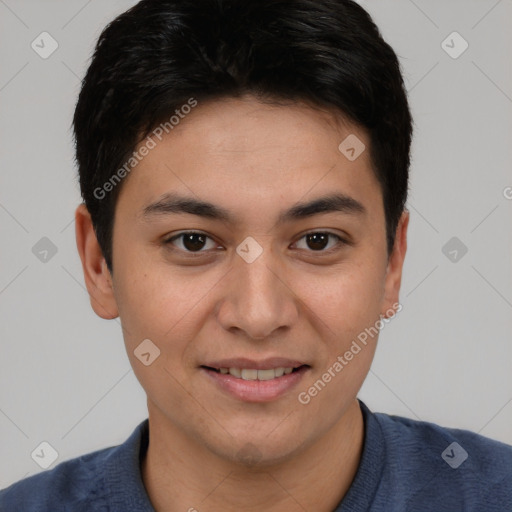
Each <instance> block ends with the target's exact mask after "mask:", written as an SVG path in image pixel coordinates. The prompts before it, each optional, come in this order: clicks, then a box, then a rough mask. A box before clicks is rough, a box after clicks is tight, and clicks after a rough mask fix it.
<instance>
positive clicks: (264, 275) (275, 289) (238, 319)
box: [217, 247, 299, 340]
mask: <svg viewBox="0 0 512 512" xmlns="http://www.w3.org/2000/svg"><path fill="white" fill-rule="evenodd" d="M287 281H288V280H287V279H286V272H285V270H284V268H283V266H282V265H280V264H279V261H278V259H277V258H276V257H274V255H273V254H272V250H271V248H269V247H264V248H263V252H262V253H261V255H260V256H259V257H258V258H257V259H256V260H254V261H252V262H251V263H248V262H247V261H245V260H244V259H243V258H242V257H240V256H238V254H236V255H235V256H234V262H233V268H232V269H231V271H230V272H229V278H228V279H227V280H226V285H225V288H224V289H223V293H222V298H221V300H220V304H219V305H218V309H217V320H218V322H219V323H220V324H221V325H222V327H223V328H224V329H225V330H227V331H230V332H240V331H241V332H243V333H244V334H245V336H246V337H247V338H250V339H253V340H263V339H268V338H269V337H271V336H272V334H273V333H275V331H278V330H281V331H285V330H289V329H290V328H291V327H292V326H293V324H294V323H295V322H296V321H297V318H298V313H299V312H298V301H297V297H296V296H295V295H294V293H293V290H292V289H291V287H290V285H289V284H288V282H287Z"/></svg>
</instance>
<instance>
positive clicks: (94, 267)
mask: <svg viewBox="0 0 512 512" xmlns="http://www.w3.org/2000/svg"><path fill="white" fill-rule="evenodd" d="M75 234H76V245H77V249H78V254H79V255H80V260H81V261H82V269H83V272H84V281H85V286H86V287H87V291H88V292H89V297H90V301H91V307H92V309H93V310H94V312H95V313H96V314H97V315H98V316H99V317H101V318H104V319H106V320H111V319H113V318H116V317H117V316H118V315H119V313H118V309H117V303H116V299H115V295H114V287H113V283H112V276H111V274H110V271H109V270H108V267H107V265H106V262H105V258H104V257H103V253H102V251H101V248H100V245H99V243H98V239H97V238H96V233H95V231H94V226H93V224H92V220H91V215H90V213H89V211H88V210H87V208H86V206H85V204H83V203H82V204H80V205H79V206H78V207H77V209H76V212H75Z"/></svg>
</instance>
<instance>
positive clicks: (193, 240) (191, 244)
mask: <svg viewBox="0 0 512 512" xmlns="http://www.w3.org/2000/svg"><path fill="white" fill-rule="evenodd" d="M205 238H206V237H205V235H201V234H198V233H189V234H185V235H183V245H184V246H185V247H186V248H187V249H188V250H189V251H195V250H200V249H202V248H203V246H204V244H205ZM198 240H199V242H198Z"/></svg>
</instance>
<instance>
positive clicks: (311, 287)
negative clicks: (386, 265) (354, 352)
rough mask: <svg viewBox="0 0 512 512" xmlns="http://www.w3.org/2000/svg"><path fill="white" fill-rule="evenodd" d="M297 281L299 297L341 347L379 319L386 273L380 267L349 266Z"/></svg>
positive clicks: (356, 264)
mask: <svg viewBox="0 0 512 512" xmlns="http://www.w3.org/2000/svg"><path fill="white" fill-rule="evenodd" d="M296 282H297V294H298V295H299V297H301V298H302V299H303V300H304V303H305V304H306V305H307V306H308V308H309V309H310V310H311V311H312V312H313V313H314V316H316V317H318V319H320V320H322V322H323V323H324V328H325V330H326V331H327V333H329V332H330V334H331V335H335V336H336V337H337V343H338V344H339V345H340V346H343V345H344V344H345V343H346V341H347V339H348V338H351V337H353V336H357V334H359V332H361V330H364V328H365V327H367V326H368V325H370V324H373V323H374V322H375V321H376V320H377V319H378V318H379V313H380V306H381V302H382V298H383V291H384V288H383V282H384V271H383V270H382V269H381V268H379V267H377V266H374V265H370V264H364V263H350V264H348V263H347V264H346V265H344V266H340V267H339V268H338V269H333V271H332V272H330V273H328V274H327V273H325V274H322V275H315V276H309V278H308V279H304V278H303V277H302V279H301V280H300V281H299V280H297V281H296Z"/></svg>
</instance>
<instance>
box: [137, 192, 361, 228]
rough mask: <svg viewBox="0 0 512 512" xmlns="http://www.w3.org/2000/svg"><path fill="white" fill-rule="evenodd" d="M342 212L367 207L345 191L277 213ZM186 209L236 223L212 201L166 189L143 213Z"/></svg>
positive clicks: (289, 216)
mask: <svg viewBox="0 0 512 512" xmlns="http://www.w3.org/2000/svg"><path fill="white" fill-rule="evenodd" d="M332 212H341V213H345V214H349V215H354V214H357V215H365V214H366V213H367V210H366V208H365V207H364V206H363V205H362V204H361V203H360V202H359V201H357V200H356V199H354V198H352V197H350V196H347V195H345V194H339V193H338V194H330V195H326V196H322V197H319V198H316V199H313V200H312V201H309V202H306V203H296V204H294V205H293V206H292V207H291V208H290V209H288V210H285V211H283V212H281V213H280V214H279V217H278V220H277V224H283V223H286V222H290V221H296V220H300V219H305V218H309V217H312V216H314V215H318V214H322V213H332ZM180 213H188V214H191V215H197V216H198V217H204V218H207V219H213V220H219V221H223V222H226V223H231V224H234V223H235V217H234V216H233V214H232V213H231V212H230V211H229V210H226V209H225V208H222V207H221V206H218V205H214V204H212V203H209V202H206V201H201V200H198V199H195V198H193V197H187V196H181V195H178V194H175V193H168V194H165V195H164V196H162V197H161V198H160V199H159V200H158V201H156V202H154V203H151V204H149V205H147V206H146V207H145V208H144V209H143V213H142V217H143V218H144V219H148V220H149V218H151V217H153V216H160V215H170V214H180Z"/></svg>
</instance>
